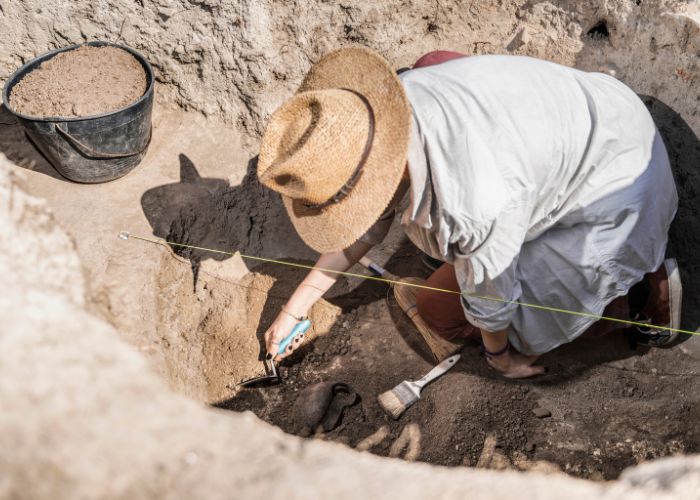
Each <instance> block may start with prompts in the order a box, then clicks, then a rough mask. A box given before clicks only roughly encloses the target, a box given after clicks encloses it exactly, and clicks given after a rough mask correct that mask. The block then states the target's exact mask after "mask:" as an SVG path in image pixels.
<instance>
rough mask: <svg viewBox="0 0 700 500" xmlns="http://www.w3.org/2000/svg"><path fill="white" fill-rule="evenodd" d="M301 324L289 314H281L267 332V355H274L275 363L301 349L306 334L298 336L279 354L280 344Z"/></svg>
mask: <svg viewBox="0 0 700 500" xmlns="http://www.w3.org/2000/svg"><path fill="white" fill-rule="evenodd" d="M297 323H299V321H297V319H295V318H293V317H292V316H290V315H289V314H286V313H284V312H280V313H279V315H277V318H275V321H273V322H272V324H271V325H270V328H268V329H267V331H266V332H265V347H266V348H267V354H268V355H272V359H274V360H275V361H280V360H282V359H284V358H286V357H287V356H289V355H290V354H291V353H292V352H294V350H295V349H296V348H297V347H299V346H300V345H301V343H302V341H303V340H304V334H300V335H297V336H296V338H295V339H294V340H293V341H292V342H290V343H289V345H288V346H287V349H286V350H285V352H284V353H282V354H277V351H278V350H279V348H280V342H282V340H284V338H285V337H286V336H287V335H289V334H290V333H292V330H293V329H294V327H295V326H296V325H297Z"/></svg>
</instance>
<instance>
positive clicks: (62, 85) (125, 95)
mask: <svg viewBox="0 0 700 500" xmlns="http://www.w3.org/2000/svg"><path fill="white" fill-rule="evenodd" d="M146 85H147V78H146V72H145V71H144V69H143V67H142V66H141V63H139V61H138V60H136V58H135V57H134V56H132V55H131V54H130V53H129V52H127V51H125V50H122V49H119V48H117V47H92V46H89V45H83V46H82V47H79V48H77V49H75V50H71V51H68V52H61V53H59V54H57V55H56V56H54V57H52V58H51V59H49V60H47V61H44V62H43V63H41V65H39V67H38V68H36V69H35V70H34V71H32V72H31V73H29V74H28V75H26V76H25V77H24V78H22V80H21V81H20V82H19V83H18V84H17V85H15V87H14V88H13V89H12V93H11V95H10V105H11V106H12V108H13V109H14V110H15V111H17V112H18V113H21V114H24V115H28V116H36V117H42V118H43V117H48V116H64V117H76V116H92V115H99V114H102V113H108V112H110V111H115V110H117V109H121V108H123V107H125V106H127V105H129V104H131V103H132V102H134V101H136V100H137V99H139V98H140V97H141V96H142V95H143V94H144V93H145V92H146Z"/></svg>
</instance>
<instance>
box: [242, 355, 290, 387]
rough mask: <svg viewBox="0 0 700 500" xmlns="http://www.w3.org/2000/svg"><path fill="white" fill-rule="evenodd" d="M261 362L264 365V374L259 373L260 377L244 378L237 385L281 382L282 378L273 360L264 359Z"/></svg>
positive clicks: (261, 385)
mask: <svg viewBox="0 0 700 500" xmlns="http://www.w3.org/2000/svg"><path fill="white" fill-rule="evenodd" d="M263 363H264V365H265V375H261V376H260V377H253V378H249V379H248V380H244V381H243V382H241V383H240V384H238V385H240V386H241V387H266V386H270V385H275V384H279V383H280V382H282V378H281V377H280V376H279V373H278V372H277V365H276V364H275V362H274V361H272V360H267V359H266V360H264V361H263Z"/></svg>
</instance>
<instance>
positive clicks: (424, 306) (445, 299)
mask: <svg viewBox="0 0 700 500" xmlns="http://www.w3.org/2000/svg"><path fill="white" fill-rule="evenodd" d="M427 285H428V286H431V287H435V288H444V289H446V290H454V291H455V292H459V291H460V290H459V285H458V284H457V277H456V276H455V268H454V267H453V266H452V264H443V265H442V266H440V267H439V268H438V270H437V271H435V272H434V273H433V274H432V275H431V276H430V277H429V278H428V282H427ZM416 309H417V310H418V314H420V316H421V318H423V320H424V321H425V322H426V323H427V324H428V326H430V327H431V328H432V329H433V331H434V332H435V333H437V334H439V335H441V336H442V337H445V338H446V339H449V340H454V339H458V338H466V339H471V338H473V339H478V338H479V335H480V332H479V329H478V328H476V327H475V326H473V325H472V324H471V323H469V321H467V318H466V317H465V316H464V310H463V309H462V303H461V295H458V294H456V293H445V292H438V291H436V290H426V289H421V290H420V291H419V292H418V295H417V297H416ZM603 316H608V317H612V318H617V319H628V318H629V307H628V304H627V297H626V296H625V297H618V298H617V299H615V300H613V301H612V302H611V303H610V304H608V306H607V307H606V308H605V312H603ZM620 327H623V328H624V325H623V324H621V323H616V322H612V321H604V320H602V321H597V322H596V323H594V324H593V325H592V326H591V327H590V328H589V329H588V330H586V332H585V333H584V334H583V335H584V336H585V337H600V336H602V335H605V334H607V333H610V332H612V331H613V330H615V329H617V328H620Z"/></svg>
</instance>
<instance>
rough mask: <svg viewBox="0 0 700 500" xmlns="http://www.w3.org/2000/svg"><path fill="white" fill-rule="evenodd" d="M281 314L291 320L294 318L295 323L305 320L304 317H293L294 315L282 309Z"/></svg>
mask: <svg viewBox="0 0 700 500" xmlns="http://www.w3.org/2000/svg"><path fill="white" fill-rule="evenodd" d="M282 312H283V313H284V314H286V315H287V316H291V317H292V318H294V319H295V320H297V321H304V320H305V319H306V316H295V315H294V314H292V313H290V312H289V311H287V310H286V309H285V308H284V307H283V308H282Z"/></svg>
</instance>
